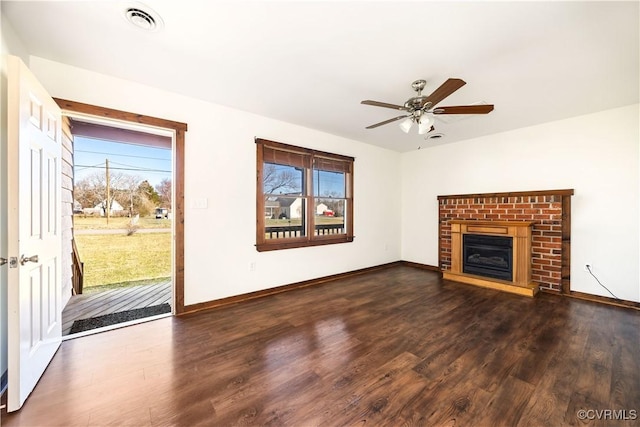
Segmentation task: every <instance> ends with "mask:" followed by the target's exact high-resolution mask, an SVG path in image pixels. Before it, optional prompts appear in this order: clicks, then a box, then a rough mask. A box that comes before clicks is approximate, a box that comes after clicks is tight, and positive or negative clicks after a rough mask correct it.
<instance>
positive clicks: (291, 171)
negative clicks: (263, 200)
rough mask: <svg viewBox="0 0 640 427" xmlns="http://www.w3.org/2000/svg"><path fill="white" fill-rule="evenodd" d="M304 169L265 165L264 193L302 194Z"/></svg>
mask: <svg viewBox="0 0 640 427" xmlns="http://www.w3.org/2000/svg"><path fill="white" fill-rule="evenodd" d="M303 178H304V173H303V169H301V168H298V167H294V166H287V165H278V164H275V163H265V164H264V168H263V187H262V188H263V190H262V191H263V193H264V194H269V195H272V194H288V195H301V194H302V180H303Z"/></svg>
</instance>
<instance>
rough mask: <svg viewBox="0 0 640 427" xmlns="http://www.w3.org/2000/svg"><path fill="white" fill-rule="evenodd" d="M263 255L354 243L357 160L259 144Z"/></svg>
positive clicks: (259, 237)
mask: <svg viewBox="0 0 640 427" xmlns="http://www.w3.org/2000/svg"><path fill="white" fill-rule="evenodd" d="M256 147H257V163H258V164H257V172H258V183H257V201H256V206H257V221H256V223H257V229H256V248H257V249H258V251H270V250H276V249H288V248H299V247H304V246H316V245H326V244H334V243H346V242H352V241H353V160H354V159H353V157H347V156H341V155H338V154H330V153H325V152H321V151H316V150H310V149H306V148H301V147H295V146H292V145H286V144H281V143H279V142H274V141H268V140H265V139H256Z"/></svg>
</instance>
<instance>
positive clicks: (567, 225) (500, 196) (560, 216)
mask: <svg viewBox="0 0 640 427" xmlns="http://www.w3.org/2000/svg"><path fill="white" fill-rule="evenodd" d="M572 195H573V190H549V191H529V192H511V193H485V194H463V195H447V196H438V206H439V268H440V270H441V271H442V272H443V273H444V272H451V270H452V259H451V255H452V235H451V234H452V233H451V226H452V224H451V222H452V221H454V222H455V221H457V220H464V222H467V221H480V222H487V221H489V222H505V221H510V222H513V221H515V222H518V221H525V222H531V223H532V225H531V255H530V256H531V280H532V281H533V282H535V283H536V284H537V285H538V286H539V287H540V288H541V289H544V290H547V291H553V292H559V293H560V292H561V293H569V290H570V249H571V196H572Z"/></svg>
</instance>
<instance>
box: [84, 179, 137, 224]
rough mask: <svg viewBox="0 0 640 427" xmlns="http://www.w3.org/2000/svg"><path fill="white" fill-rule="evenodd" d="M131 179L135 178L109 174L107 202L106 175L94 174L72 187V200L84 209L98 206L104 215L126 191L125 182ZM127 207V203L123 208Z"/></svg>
mask: <svg viewBox="0 0 640 427" xmlns="http://www.w3.org/2000/svg"><path fill="white" fill-rule="evenodd" d="M132 179H135V178H132V177H131V176H130V175H127V174H124V173H122V172H112V173H110V174H109V198H108V200H107V177H106V174H105V173H104V172H95V173H93V174H91V175H89V176H87V177H86V178H84V179H82V180H81V181H79V182H78V183H76V184H75V185H74V198H76V200H78V202H80V204H82V206H84V207H94V206H100V208H101V209H102V213H103V214H104V213H106V211H107V209H108V208H110V207H111V206H112V205H113V201H114V200H119V199H121V197H122V194H121V193H122V192H123V191H125V192H126V191H127V190H126V189H127V188H128V187H127V182H129V181H131V180H132ZM138 179H139V178H138ZM123 189H124V190H123ZM118 203H120V201H118ZM127 205H128V203H126V204H124V205H123V206H127Z"/></svg>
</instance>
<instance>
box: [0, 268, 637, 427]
mask: <svg viewBox="0 0 640 427" xmlns="http://www.w3.org/2000/svg"><path fill="white" fill-rule="evenodd" d="M147 291H148V292H147V293H146V294H145V295H146V296H144V297H143V298H142V299H143V300H144V301H146V303H154V304H155V303H156V302H157V301H158V299H159V298H160V297H161V294H162V295H164V293H163V292H164V291H162V292H160V291H158V292H159V293H157V294H154V292H152V291H151V288H148V289H147ZM118 295H120V296H121V297H123V298H124V299H123V300H121V301H120V302H117V298H113V299H111V300H110V302H109V307H110V308H113V306H117V307H125V306H126V307H133V304H134V300H133V299H131V297H130V295H127V292H118ZM89 301H90V302H91V305H92V307H91V308H89V309H88V310H96V307H97V305H98V303H97V299H96V298H92V299H90V300H89ZM74 310H75V313H76V314H77V313H80V312H82V310H81V309H79V308H78V309H75V308H74ZM638 330H640V312H638V311H635V310H631V309H624V308H619V307H608V306H604V305H600V304H596V303H593V302H589V301H582V300H578V299H570V298H564V297H561V296H556V295H550V294H544V293H543V294H539V295H538V296H537V297H536V298H534V299H531V298H526V297H520V296H516V295H511V294H505V293H500V292H497V291H494V290H490V289H482V288H477V287H474V286H469V285H464V284H458V283H455V282H450V281H446V280H442V279H441V278H440V277H439V275H438V274H437V273H435V272H431V271H425V270H422V269H417V268H413V267H409V266H394V267H391V268H387V269H383V270H377V271H373V272H370V273H366V274H361V275H358V276H353V277H345V278H343V279H340V280H335V281H332V282H326V283H324V284H322V285H318V286H310V287H306V288H301V289H297V290H294V291H290V292H285V293H281V294H277V295H272V296H268V297H263V298H258V299H254V300H250V301H245V302H242V303H237V304H233V305H229V306H224V307H220V308H217V309H213V310H209V311H202V312H198V313H192V314H188V315H184V316H180V317H166V318H162V319H160V320H156V321H152V322H146V323H141V324H138V325H135V326H131V327H127V328H120V329H117V330H112V331H108V332H103V333H99V334H94V335H90V336H86V337H82V338H75V339H71V340H67V341H64V342H63V343H62V345H61V347H60V349H59V350H58V352H57V354H56V355H55V357H54V359H53V360H52V361H51V364H50V365H49V367H48V368H47V370H46V372H45V374H44V376H43V377H42V379H41V380H40V382H39V383H38V385H37V386H36V388H35V390H34V391H33V393H32V395H31V396H30V397H29V399H28V400H27V402H26V404H25V406H24V407H23V408H22V409H21V410H20V411H18V412H16V413H11V414H6V413H4V412H3V413H2V414H1V416H2V425H3V426H5V427H6V426H49V425H61V426H62V425H73V426H76V425H77V426H103V425H136V426H154V427H155V426H167V425H179V426H182V425H184V426H191V425H203V426H209V425H215V426H228V425H251V426H267V425H269V426H308V425H309V426H312V425H313V426H315V425H319V426H320V425H321V426H345V425H376V426H378V425H384V426H386V425H389V426H396V425H405V426H467V425H471V426H476V425H477V426H484V425H491V426H536V427H537V426H565V425H594V426H595V425H607V426H609V425H616V426H617V425H621V426H631V425H634V424H633V422H634V421H631V420H626V421H621V422H616V423H613V424H612V423H611V422H610V421H609V422H608V424H607V422H606V421H604V420H580V419H579V418H578V412H577V411H579V410H582V409H592V410H604V409H612V410H616V409H626V410H628V411H631V410H636V411H637V410H638V409H640V408H639V407H638V406H639V405H640V403H639V402H640V384H639V382H640V357H639V356H640V334H638ZM627 414H631V412H627ZM636 423H637V421H636ZM635 425H637V424H635Z"/></svg>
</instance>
